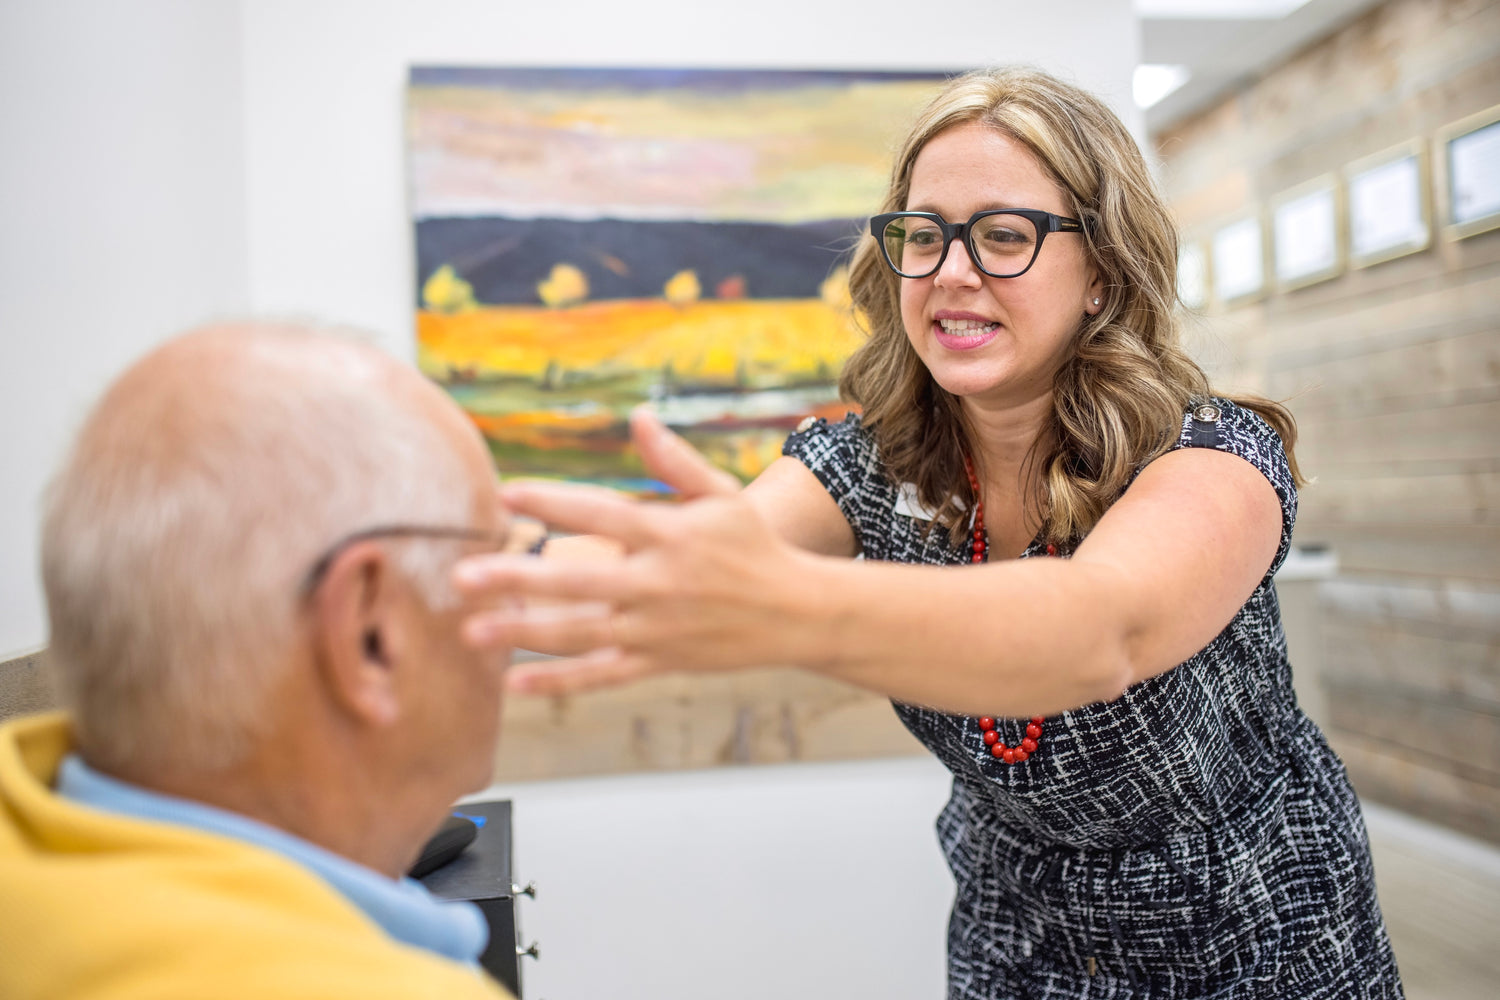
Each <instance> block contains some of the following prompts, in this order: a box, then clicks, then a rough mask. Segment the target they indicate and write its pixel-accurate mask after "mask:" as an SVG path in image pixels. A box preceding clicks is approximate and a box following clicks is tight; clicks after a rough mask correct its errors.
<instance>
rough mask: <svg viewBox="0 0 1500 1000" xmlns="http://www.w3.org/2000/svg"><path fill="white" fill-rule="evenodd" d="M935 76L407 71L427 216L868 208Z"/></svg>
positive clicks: (736, 214) (780, 217)
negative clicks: (894, 142)
mask: <svg viewBox="0 0 1500 1000" xmlns="http://www.w3.org/2000/svg"><path fill="white" fill-rule="evenodd" d="M933 83H934V76H933V75H932V74H911V75H910V76H905V75H901V74H870V75H868V77H862V76H861V75H859V74H848V73H777V72H754V73H749V72H746V73H736V72H723V71H659V72H653V71H639V70H635V71H624V70H593V71H590V70H480V69H473V70H464V69H424V68H416V69H413V71H412V79H411V88H410V91H409V105H408V110H409V118H408V128H409V133H410V135H409V138H410V148H411V150H412V160H411V171H412V211H413V215H414V216H415V217H416V218H417V219H418V220H420V219H430V218H444V217H448V218H452V217H465V216H469V217H473V216H504V217H508V218H512V219H525V218H554V219H591V218H615V219H641V220H648V219H651V220H654V219H672V220H683V221H686V220H696V221H703V222H717V221H729V220H754V221H761V222H779V223H799V222H807V221H812V220H818V219H847V218H857V217H860V216H864V215H867V214H869V213H870V212H871V211H873V210H874V207H875V206H876V205H877V204H878V203H879V201H880V198H881V195H882V194H883V193H884V190H885V186H886V182H887V178H888V172H889V170H890V155H891V150H890V147H889V143H890V141H891V137H892V136H895V135H898V134H900V132H901V128H902V126H903V125H904V124H905V123H907V122H908V121H909V120H910V118H911V117H912V115H913V114H914V113H915V112H916V111H917V109H918V108H920V106H921V105H922V103H923V102H925V101H926V100H927V99H928V98H930V97H931V95H932V92H933Z"/></svg>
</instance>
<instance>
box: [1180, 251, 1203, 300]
mask: <svg viewBox="0 0 1500 1000" xmlns="http://www.w3.org/2000/svg"><path fill="white" fill-rule="evenodd" d="M1177 299H1178V301H1179V302H1181V303H1182V304H1183V305H1184V306H1186V307H1187V308H1189V309H1202V308H1203V307H1204V306H1206V305H1208V255H1207V254H1206V253H1204V251H1203V244H1202V243H1200V242H1198V241H1197V240H1184V241H1183V242H1182V244H1181V245H1180V246H1178V248H1177Z"/></svg>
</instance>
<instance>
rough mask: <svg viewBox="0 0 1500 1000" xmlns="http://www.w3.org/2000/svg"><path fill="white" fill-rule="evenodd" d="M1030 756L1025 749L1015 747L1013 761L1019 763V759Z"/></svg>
mask: <svg viewBox="0 0 1500 1000" xmlns="http://www.w3.org/2000/svg"><path fill="white" fill-rule="evenodd" d="M1030 756H1031V754H1029V753H1027V752H1026V750H1025V748H1020V749H1017V750H1016V759H1015V763H1017V764H1019V763H1021V761H1023V760H1025V759H1026V758H1027V757H1030Z"/></svg>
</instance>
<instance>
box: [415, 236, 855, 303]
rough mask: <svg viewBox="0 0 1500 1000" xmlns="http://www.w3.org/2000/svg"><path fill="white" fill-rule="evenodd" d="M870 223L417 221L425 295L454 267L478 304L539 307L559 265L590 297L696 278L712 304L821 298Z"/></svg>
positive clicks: (651, 291)
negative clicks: (541, 288) (440, 273)
mask: <svg viewBox="0 0 1500 1000" xmlns="http://www.w3.org/2000/svg"><path fill="white" fill-rule="evenodd" d="M863 225H864V223H863V221H862V220H849V219H834V220H825V221H818V222H808V223H802V224H799V225H778V224H773V223H755V222H679V221H666V222H654V221H633V220H622V219H589V220H581V221H580V220H570V219H507V218H494V217H489V218H433V219H423V220H420V221H418V222H417V226H416V228H417V288H418V290H419V291H420V289H421V288H422V286H423V285H424V284H425V282H426V281H427V279H428V278H429V277H431V276H432V274H433V272H435V271H437V270H438V269H439V268H441V267H443V266H444V265H447V266H448V267H451V268H452V269H453V271H454V273H455V274H456V276H457V277H459V278H461V279H463V280H464V281H467V282H468V283H469V284H470V285H471V286H472V287H473V290H474V298H475V299H476V300H478V301H479V302H481V303H486V304H492V305H505V304H535V303H538V302H539V301H540V299H539V295H538V292H537V286H538V285H539V284H540V283H541V282H543V281H545V280H546V279H547V277H548V275H549V274H551V272H552V269H553V267H554V266H555V265H557V264H567V265H571V266H572V267H574V268H577V269H578V270H579V271H581V272H582V273H583V275H584V276H585V277H586V278H587V281H588V298H589V299H590V300H592V301H599V300H605V299H638V298H656V297H660V296H661V295H662V289H663V287H664V286H665V285H666V283H667V282H668V281H669V280H671V278H672V277H673V276H674V275H676V274H679V273H680V272H683V271H692V272H694V273H695V274H696V276H697V278H698V281H699V283H700V285H701V286H702V296H703V297H704V298H755V299H798V298H817V297H818V294H819V292H818V289H819V285H820V284H821V283H822V282H823V280H824V279H825V278H827V277H828V274H829V272H830V271H832V270H833V269H834V267H835V266H837V265H838V264H840V263H842V262H845V261H846V260H847V257H848V254H849V252H850V251H851V250H852V248H853V247H854V246H855V244H856V241H857V239H858V236H859V234H860V232H861V231H862V229H863Z"/></svg>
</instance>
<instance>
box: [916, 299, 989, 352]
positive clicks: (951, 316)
mask: <svg viewBox="0 0 1500 1000" xmlns="http://www.w3.org/2000/svg"><path fill="white" fill-rule="evenodd" d="M999 333H1000V324H999V323H998V322H995V321H994V320H989V319H985V318H984V317H983V316H979V315H977V314H975V313H970V312H958V311H955V310H952V309H939V310H938V311H937V314H936V315H935V316H934V317H933V323H932V339H934V340H936V341H937V342H938V344H939V345H940V346H942V347H945V348H947V349H948V350H950V351H972V350H974V349H975V348H976V347H983V346H984V345H985V344H988V343H989V342H990V341H992V340H994V339H995V337H996V336H998V335H999Z"/></svg>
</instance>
